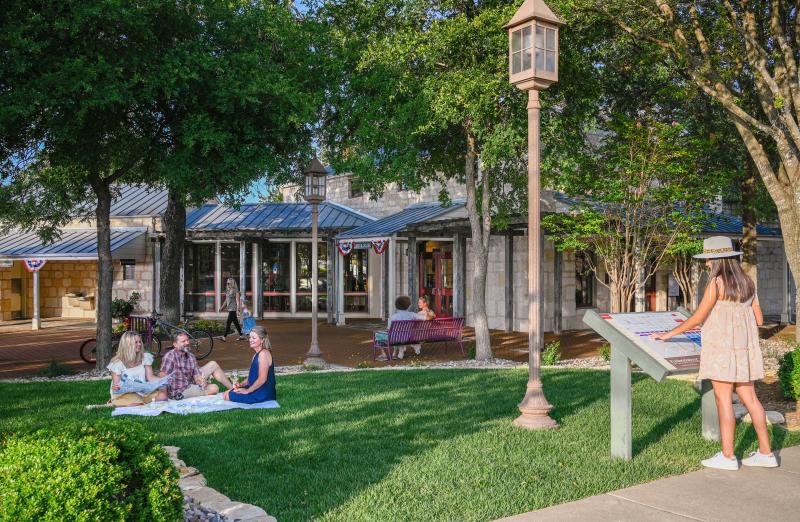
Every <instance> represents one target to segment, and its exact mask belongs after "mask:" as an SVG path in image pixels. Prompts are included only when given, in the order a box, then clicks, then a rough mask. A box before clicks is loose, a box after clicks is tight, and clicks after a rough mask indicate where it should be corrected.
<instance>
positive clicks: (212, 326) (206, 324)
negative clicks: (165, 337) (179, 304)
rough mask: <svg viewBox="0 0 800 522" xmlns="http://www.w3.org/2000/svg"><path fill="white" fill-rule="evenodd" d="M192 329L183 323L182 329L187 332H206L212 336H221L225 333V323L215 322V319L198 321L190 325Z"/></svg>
mask: <svg viewBox="0 0 800 522" xmlns="http://www.w3.org/2000/svg"><path fill="white" fill-rule="evenodd" d="M189 326H190V328H187V327H186V323H181V328H186V329H187V330H205V331H206V332H208V333H210V334H211V335H218V334H219V335H221V334H223V333H224V332H225V323H223V322H222V321H214V320H213V319H198V320H197V321H192V322H191V323H190V324H189Z"/></svg>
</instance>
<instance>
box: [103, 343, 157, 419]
mask: <svg viewBox="0 0 800 522" xmlns="http://www.w3.org/2000/svg"><path fill="white" fill-rule="evenodd" d="M108 370H109V371H110V372H111V400H110V401H109V403H110V404H111V405H112V406H137V405H139V404H144V403H145V402H151V401H153V400H157V401H165V400H167V391H166V390H164V389H162V390H157V391H154V392H153V393H150V394H148V395H144V396H142V395H139V394H138V393H119V390H120V387H121V383H122V380H123V379H125V380H131V381H140V382H148V381H157V380H158V376H156V375H155V374H154V373H153V354H151V353H150V352H145V351H144V345H143V344H142V337H141V336H140V335H139V334H138V333H136V332H125V333H124V334H122V338H121V339H120V340H119V348H118V349H117V353H116V355H114V357H112V359H111V362H109V363H108Z"/></svg>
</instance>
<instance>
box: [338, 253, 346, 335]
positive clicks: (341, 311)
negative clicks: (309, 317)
mask: <svg viewBox="0 0 800 522" xmlns="http://www.w3.org/2000/svg"><path fill="white" fill-rule="evenodd" d="M344 325H345V318H344V256H343V255H342V253H341V252H338V249H337V253H336V326H344Z"/></svg>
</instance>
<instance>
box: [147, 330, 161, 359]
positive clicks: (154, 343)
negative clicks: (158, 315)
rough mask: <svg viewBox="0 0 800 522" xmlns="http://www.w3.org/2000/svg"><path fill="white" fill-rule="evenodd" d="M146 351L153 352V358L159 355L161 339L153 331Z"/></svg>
mask: <svg viewBox="0 0 800 522" xmlns="http://www.w3.org/2000/svg"><path fill="white" fill-rule="evenodd" d="M147 351H149V352H150V353H151V354H153V359H158V358H159V357H161V339H160V338H159V337H158V334H157V333H155V332H153V337H152V338H151V339H150V344H149V345H148V346H147Z"/></svg>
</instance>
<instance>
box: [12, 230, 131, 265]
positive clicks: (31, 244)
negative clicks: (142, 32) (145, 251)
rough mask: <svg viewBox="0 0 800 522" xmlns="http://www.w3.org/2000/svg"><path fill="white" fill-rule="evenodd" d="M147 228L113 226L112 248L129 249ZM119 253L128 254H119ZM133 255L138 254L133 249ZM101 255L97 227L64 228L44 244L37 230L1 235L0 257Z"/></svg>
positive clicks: (114, 250) (53, 258)
mask: <svg viewBox="0 0 800 522" xmlns="http://www.w3.org/2000/svg"><path fill="white" fill-rule="evenodd" d="M145 231H146V229H145V228H112V229H111V251H112V252H114V253H116V254H119V253H120V252H123V253H124V252H125V251H126V250H128V248H127V247H131V246H132V244H133V243H134V242H136V240H137V239H139V240H140V241H143V240H144V233H145ZM115 257H126V256H125V255H122V256H115ZM129 257H136V256H135V255H133V254H132V253H131V254H130V255H129ZM29 258H37V259H50V260H92V259H97V230H95V229H93V228H71V229H64V230H63V231H62V233H61V237H60V238H58V239H56V240H55V241H53V242H52V243H50V244H44V243H43V242H42V240H41V239H40V238H39V236H38V235H36V233H35V232H16V233H15V232H12V233H10V234H8V235H5V236H0V259H29Z"/></svg>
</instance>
